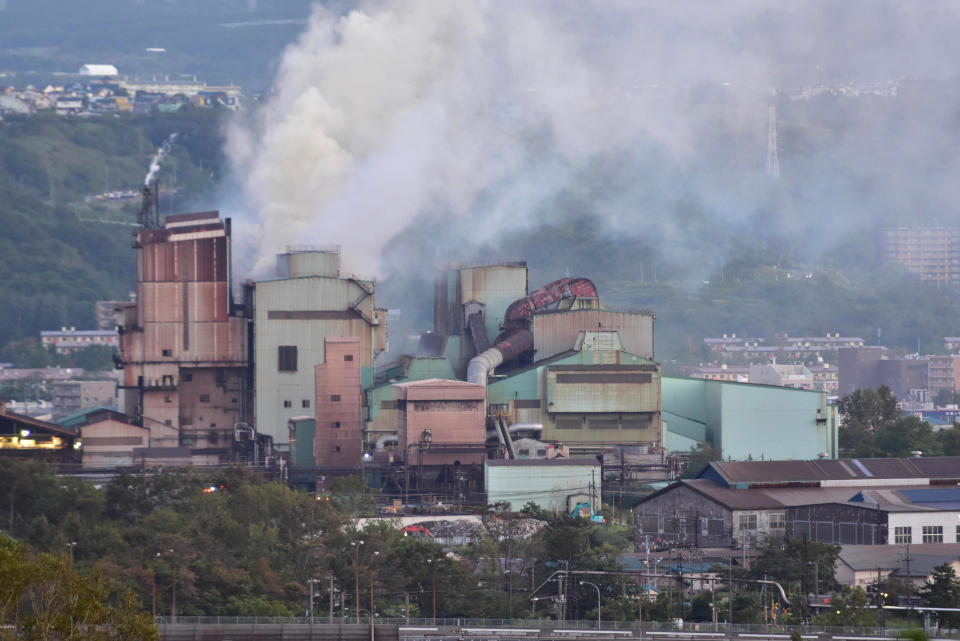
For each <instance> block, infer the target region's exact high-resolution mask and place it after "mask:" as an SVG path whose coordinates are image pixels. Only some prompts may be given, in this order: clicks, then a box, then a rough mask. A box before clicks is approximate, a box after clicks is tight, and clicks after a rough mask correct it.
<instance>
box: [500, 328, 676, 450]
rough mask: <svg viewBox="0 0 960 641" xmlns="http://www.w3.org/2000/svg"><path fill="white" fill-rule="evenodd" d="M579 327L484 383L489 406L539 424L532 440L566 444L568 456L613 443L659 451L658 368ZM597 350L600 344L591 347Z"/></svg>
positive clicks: (514, 420)
mask: <svg viewBox="0 0 960 641" xmlns="http://www.w3.org/2000/svg"><path fill="white" fill-rule="evenodd" d="M599 333H600V332H581V334H582V336H580V337H579V338H578V339H577V340H575V341H574V342H573V346H574V347H575V348H576V349H569V350H567V351H566V352H565V353H563V354H559V355H555V356H554V357H553V358H550V359H547V360H545V361H539V362H538V363H536V364H534V365H532V366H529V367H526V368H522V369H520V370H517V371H514V372H511V373H509V374H507V375H506V376H504V377H502V378H497V379H494V380H492V382H491V383H490V384H489V385H488V387H487V405H488V407H489V408H490V411H491V412H493V413H495V414H497V415H499V416H503V417H505V418H506V419H507V421H508V423H509V424H510V425H530V426H540V429H538V430H535V431H537V432H539V435H538V436H537V438H538V439H539V440H541V441H548V442H550V441H556V442H560V443H562V444H563V445H565V446H568V447H569V448H570V452H571V454H572V455H573V456H578V455H580V456H583V455H595V454H599V453H601V452H603V451H604V450H605V449H606V448H609V447H614V446H618V445H624V446H630V447H635V446H646V447H647V448H648V451H649V452H650V453H651V454H653V453H656V452H659V451H660V448H661V444H662V441H663V425H662V421H661V414H660V366H659V365H658V364H657V363H654V362H652V361H650V360H647V359H645V358H642V357H640V356H637V355H635V354H630V353H627V352H625V351H622V350H611V349H605V348H606V347H612V346H615V345H619V344H620V343H619V341H618V340H612V339H613V338H616V335H617V333H615V332H609V334H613V337H610V336H607V337H602V338H601V337H597V336H595V335H596V334H599ZM594 347H602V348H603V349H593V348H594Z"/></svg>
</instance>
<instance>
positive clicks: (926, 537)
mask: <svg viewBox="0 0 960 641" xmlns="http://www.w3.org/2000/svg"><path fill="white" fill-rule="evenodd" d="M923 542H924V543H943V526H942V525H924V526H923Z"/></svg>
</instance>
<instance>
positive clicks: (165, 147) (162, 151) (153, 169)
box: [143, 133, 177, 186]
mask: <svg viewBox="0 0 960 641" xmlns="http://www.w3.org/2000/svg"><path fill="white" fill-rule="evenodd" d="M176 139H177V134H176V133H172V134H170V135H169V136H168V137H167V139H166V140H164V141H163V144H162V145H160V147H158V148H157V153H155V154H154V155H153V158H152V159H151V160H150V169H149V170H147V175H146V177H145V178H144V179H143V184H144V185H148V186H149V185H150V181H152V180H153V178H154V176H156V175H157V172H158V171H160V163H161V162H163V158H164V156H166V155H167V154H168V153H170V145H172V144H173V141H174V140H176Z"/></svg>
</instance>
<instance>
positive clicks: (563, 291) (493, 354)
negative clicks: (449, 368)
mask: <svg viewBox="0 0 960 641" xmlns="http://www.w3.org/2000/svg"><path fill="white" fill-rule="evenodd" d="M596 297H597V288H596V286H595V285H594V284H593V283H592V282H591V281H590V280H589V279H587V278H561V279H560V280H555V281H553V282H552V283H550V284H549V285H547V286H545V287H541V288H540V289H538V290H536V291H533V292H531V293H530V294H529V295H528V296H526V297H524V298H520V299H518V300H515V301H513V302H512V303H510V306H509V307H508V308H507V311H506V314H505V315H504V324H505V325H506V327H505V328H504V331H503V333H502V334H501V336H503V338H502V339H501V340H499V341H498V342H497V344H496V345H494V346H493V347H491V348H490V349H487V350H484V351H483V352H481V353H480V354H478V355H477V356H475V357H473V358H472V359H471V360H470V363H469V364H468V365H467V380H468V381H469V382H471V383H480V384H481V385H483V386H484V387H486V385H487V374H488V373H489V372H490V371H491V370H493V369H495V368H496V367H497V366H498V365H500V364H501V363H505V362H507V361H511V360H513V359H514V358H516V357H517V356H519V355H520V354H522V353H523V352H525V351H527V350H528V349H530V348H531V347H533V334H531V333H530V330H528V329H524V328H523V325H524V324H525V323H523V322H522V321H528V320H529V319H530V317H531V316H533V313H534V312H535V311H537V310H538V309H542V308H544V307H547V306H549V305H552V304H554V303H557V302H559V301H561V300H563V299H565V298H596Z"/></svg>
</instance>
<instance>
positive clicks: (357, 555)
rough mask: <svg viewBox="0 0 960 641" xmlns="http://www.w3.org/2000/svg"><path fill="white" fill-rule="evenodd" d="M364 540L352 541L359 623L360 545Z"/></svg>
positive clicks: (354, 585) (358, 620) (354, 584)
mask: <svg viewBox="0 0 960 641" xmlns="http://www.w3.org/2000/svg"><path fill="white" fill-rule="evenodd" d="M361 545H363V541H350V547H352V548H353V587H354V590H355V592H354V594H356V599H357V623H360V546H361Z"/></svg>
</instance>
